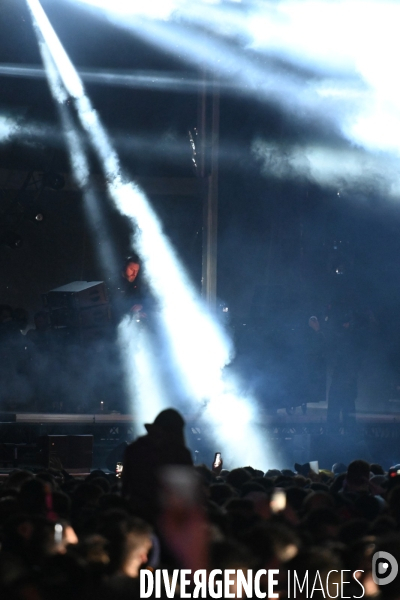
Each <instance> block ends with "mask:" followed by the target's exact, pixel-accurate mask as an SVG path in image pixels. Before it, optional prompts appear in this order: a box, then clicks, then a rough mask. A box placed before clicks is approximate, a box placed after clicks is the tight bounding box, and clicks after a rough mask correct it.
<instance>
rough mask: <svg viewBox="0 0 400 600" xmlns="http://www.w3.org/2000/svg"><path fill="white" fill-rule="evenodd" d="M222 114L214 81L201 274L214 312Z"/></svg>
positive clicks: (205, 112)
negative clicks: (220, 116) (220, 121)
mask: <svg viewBox="0 0 400 600" xmlns="http://www.w3.org/2000/svg"><path fill="white" fill-rule="evenodd" d="M206 102H207V98H206V95H205V94H204V96H203V103H204V104H203V109H205V110H203V111H202V114H203V115H204V117H205V119H206V118H207V110H206V108H207V105H206ZM219 111H220V91H219V82H218V80H217V79H216V77H214V81H213V95H212V109H211V135H210V144H209V145H208V144H207V145H206V150H205V156H204V163H203V164H205V165H206V166H205V169H206V168H207V162H208V164H209V165H210V167H209V172H208V173H207V170H205V172H204V179H205V180H206V181H205V183H206V182H207V184H206V185H205V189H204V195H203V271H202V294H203V298H204V300H205V301H206V302H207V304H208V306H209V308H210V310H211V311H215V310H216V305H217V240H218V151H219ZM206 129H207V127H206ZM207 147H208V148H209V152H210V160H209V161H207V156H206V151H207Z"/></svg>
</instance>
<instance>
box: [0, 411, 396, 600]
mask: <svg viewBox="0 0 400 600" xmlns="http://www.w3.org/2000/svg"><path fill="white" fill-rule="evenodd" d="M146 429H147V432H148V433H147V434H146V435H145V436H143V437H141V438H138V439H137V440H135V441H134V442H132V444H131V445H130V446H128V447H127V449H126V451H125V456H124V459H123V471H122V478H121V479H118V478H117V476H116V474H115V473H106V472H103V471H93V472H92V473H90V475H88V476H86V477H73V476H71V475H68V473H66V472H65V471H64V470H63V467H62V465H61V464H60V463H59V461H58V462H57V461H56V460H55V461H54V462H53V464H52V465H51V467H50V468H48V469H43V470H41V471H39V472H36V473H33V472H28V471H23V470H15V471H13V472H12V473H10V474H9V475H8V476H7V477H4V478H3V479H2V482H1V486H0V542H1V551H0V581H1V584H0V585H1V587H0V597H1V598H7V599H10V600H12V599H14V600H48V599H58V600H63V599H67V598H68V599H70V598H74V599H75V600H79V599H90V598H93V599H94V598H96V599H97V600H103V599H104V600H107V599H113V600H118V599H121V600H125V599H126V600H128V599H130V598H139V597H140V594H141V588H140V571H141V570H142V569H150V570H152V571H154V570H157V569H165V570H168V572H169V573H171V574H172V572H173V570H174V569H188V570H190V571H191V572H192V573H193V572H194V571H196V570H198V569H206V570H208V571H210V570H212V569H220V570H221V571H222V572H223V571H224V570H225V569H234V570H236V571H238V570H244V571H246V572H247V570H248V569H252V570H253V572H255V571H258V570H260V569H265V570H267V572H268V570H269V569H276V570H277V571H278V573H279V575H278V584H277V587H276V589H275V591H277V592H278V593H279V597H280V598H285V597H287V589H288V587H287V578H288V574H289V573H293V572H294V571H295V572H296V573H297V576H298V577H299V578H301V580H303V579H304V577H305V575H306V572H308V581H309V582H311V583H310V584H309V586H308V589H306V587H307V586H306V587H305V588H304V589H303V591H299V590H297V596H296V597H298V598H306V597H314V598H317V599H322V598H326V597H329V596H328V593H329V594H330V597H338V596H335V590H336V592H337V590H338V589H340V581H339V579H340V577H341V578H342V582H343V573H344V574H345V575H344V577H345V581H346V585H345V591H344V592H342V594H341V596H342V597H364V596H365V597H378V596H379V597H381V598H384V599H386V598H388V599H395V598H398V597H399V595H400V578H398V577H396V578H394V580H393V581H392V582H390V583H387V582H385V581H384V579H381V580H380V581H378V583H376V582H375V580H374V577H373V572H372V568H373V565H372V558H373V555H374V554H375V553H376V552H377V551H380V550H384V551H386V552H389V553H390V554H391V555H392V558H393V559H394V560H397V561H399V560H400V533H399V527H400V511H399V506H400V502H399V499H400V485H399V483H400V475H399V474H400V465H397V466H396V467H395V468H393V469H391V470H390V471H389V472H388V473H386V472H385V471H384V469H383V468H382V467H381V466H380V465H378V464H368V463H367V462H365V461H361V460H356V461H353V462H352V463H350V464H349V465H344V464H339V463H337V464H335V465H333V466H332V469H331V470H330V471H319V472H315V471H313V470H312V469H311V466H312V465H310V464H305V465H297V464H296V465H295V469H294V470H293V471H291V470H284V471H279V470H275V469H272V468H269V469H268V470H267V471H266V472H265V471H264V470H260V469H258V468H257V467H262V468H263V469H265V465H253V466H248V465H247V466H235V465H232V466H231V468H230V469H225V468H224V465H223V452H222V458H221V459H220V458H219V457H218V460H217V458H216V459H215V462H214V463H213V465H210V468H209V467H208V466H204V465H203V466H193V464H192V459H191V456H190V453H189V451H188V450H187V448H186V447H185V440H184V433H183V432H184V421H183V419H182V417H181V416H180V414H179V413H178V412H177V411H175V410H174V409H167V410H165V411H163V412H161V413H160V414H159V415H158V417H157V418H156V419H155V421H154V423H151V424H147V425H146ZM249 443H250V442H249ZM221 450H222V449H221ZM225 466H228V465H225ZM329 572H330V575H329V578H328V583H327V575H328V573H329ZM355 572H357V574H356V577H357V581H356V580H355V579H354V578H353V576H352V573H355ZM317 573H318V576H317ZM316 577H320V579H318V581H320V580H321V581H322V586H321V585H315V586H313V584H312V582H314V581H315V578H316ZM375 579H376V578H375ZM267 580H268V575H265V577H262V578H261V584H260V585H261V589H262V590H264V591H265V590H267ZM380 582H382V583H380ZM338 585H339V588H338V587H337V586H338ZM311 587H313V589H311ZM362 590H364V591H362ZM230 591H231V592H232V590H230ZM179 594H180V592H179V588H177V592H176V597H180V595H179ZM162 597H166V595H165V591H163V593H162ZM235 597H236V596H235Z"/></svg>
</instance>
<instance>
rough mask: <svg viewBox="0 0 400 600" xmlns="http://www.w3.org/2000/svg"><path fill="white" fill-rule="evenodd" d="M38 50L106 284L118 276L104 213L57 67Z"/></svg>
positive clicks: (43, 49)
mask: <svg viewBox="0 0 400 600" xmlns="http://www.w3.org/2000/svg"><path fill="white" fill-rule="evenodd" d="M38 42H39V50H40V54H41V57H42V60H43V64H44V66H45V70H46V73H47V79H48V83H49V86H50V90H51V93H52V95H53V97H54V98H55V99H56V100H57V107H58V112H59V116H60V119H61V123H62V129H63V133H64V137H65V139H66V142H67V148H68V154H69V159H70V163H71V169H72V173H73V176H74V179H75V182H76V184H77V186H78V187H79V188H80V189H81V190H82V192H83V206H84V209H85V214H86V218H87V221H88V223H89V225H90V228H91V230H92V234H93V237H94V239H95V240H96V249H97V250H98V251H99V254H100V259H101V264H102V266H103V268H104V269H105V272H106V277H107V279H108V280H109V281H113V282H114V280H115V277H116V274H117V273H118V260H117V257H116V253H115V250H114V247H113V245H112V243H111V236H110V232H109V231H108V228H107V226H106V223H105V218H104V214H103V212H102V210H101V208H100V200H99V198H98V197H97V195H96V192H95V190H94V189H93V186H92V184H91V178H90V167H89V163H88V160H87V155H86V153H85V149H84V144H83V140H82V139H81V136H80V135H79V132H78V131H77V128H76V126H75V125H74V123H73V121H72V119H71V117H70V114H69V110H68V107H67V106H66V102H67V100H68V95H67V93H66V91H65V88H64V86H63V85H62V82H61V79H60V76H59V74H58V71H57V68H56V66H55V64H54V62H53V59H52V57H51V55H50V53H49V51H48V48H47V46H46V44H45V43H44V42H43V41H41V40H40V39H39V40H38Z"/></svg>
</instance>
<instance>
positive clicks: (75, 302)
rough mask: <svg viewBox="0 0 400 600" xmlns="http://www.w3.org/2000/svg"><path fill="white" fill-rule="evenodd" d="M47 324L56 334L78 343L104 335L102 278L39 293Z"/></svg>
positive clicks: (106, 325)
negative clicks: (46, 314)
mask: <svg viewBox="0 0 400 600" xmlns="http://www.w3.org/2000/svg"><path fill="white" fill-rule="evenodd" d="M42 298H43V304H44V307H45V308H47V309H48V311H49V318H50V324H51V327H52V329H53V330H55V331H57V333H58V334H59V335H60V337H65V338H66V339H67V340H70V341H72V342H75V343H76V342H77V343H81V344H85V343H90V342H95V341H97V340H100V339H102V338H103V337H104V335H105V334H106V332H107V329H108V328H109V326H110V323H111V312H110V305H109V302H108V297H107V290H106V286H105V284H104V282H103V281H73V282H72V283H68V284H67V285H63V286H61V287H59V288H56V289H54V290H51V291H50V292H48V293H47V294H44V295H43V296H42Z"/></svg>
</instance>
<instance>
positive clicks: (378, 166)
mask: <svg viewBox="0 0 400 600" xmlns="http://www.w3.org/2000/svg"><path fill="white" fill-rule="evenodd" d="M252 152H253V155H254V156H255V157H256V159H257V160H258V161H259V162H260V164H261V168H262V172H263V173H264V174H265V176H267V177H269V178H271V177H274V178H277V179H282V180H285V181H290V180H295V179H297V178H299V177H302V178H304V179H308V180H311V181H314V182H315V183H317V184H318V185H320V186H323V187H331V188H334V189H340V190H341V191H354V190H356V189H358V190H359V191H362V190H369V191H370V192H371V191H374V192H375V193H378V194H380V195H385V196H386V197H389V198H392V199H398V198H399V197H400V177H399V165H398V158H397V157H395V156H393V155H392V154H384V153H381V152H379V153H372V152H367V151H365V150H363V149H361V148H351V147H348V146H346V147H343V144H342V146H340V147H333V146H331V147H330V146H327V145H326V146H323V145H322V144H304V145H301V144H292V145H290V144H286V145H282V144H278V143H276V142H275V143H274V142H270V141H267V140H263V139H262V138H258V139H256V140H254V142H253V144H252Z"/></svg>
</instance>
